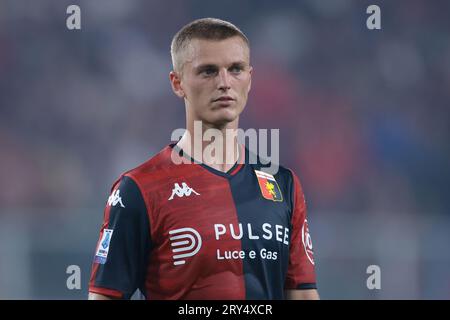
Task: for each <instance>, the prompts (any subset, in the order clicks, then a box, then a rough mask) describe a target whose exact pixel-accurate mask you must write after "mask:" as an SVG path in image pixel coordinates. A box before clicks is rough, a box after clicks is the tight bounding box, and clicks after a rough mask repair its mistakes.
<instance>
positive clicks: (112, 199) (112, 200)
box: [108, 189, 125, 208]
mask: <svg viewBox="0 0 450 320" xmlns="http://www.w3.org/2000/svg"><path fill="white" fill-rule="evenodd" d="M116 204H120V206H121V207H122V208H125V206H124V205H123V203H122V198H121V197H120V190H119V189H117V190H116V191H114V192H113V193H112V194H111V195H110V196H109V198H108V205H109V206H110V207H111V206H113V207H114V206H115V205H116Z"/></svg>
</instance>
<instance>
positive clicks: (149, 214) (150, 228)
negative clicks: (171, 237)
mask: <svg viewBox="0 0 450 320" xmlns="http://www.w3.org/2000/svg"><path fill="white" fill-rule="evenodd" d="M125 176H126V177H128V178H130V179H131V180H133V181H134V183H136V185H137V187H138V188H139V192H140V193H141V197H142V199H143V200H144V204H145V209H146V210H147V218H148V222H149V226H148V227H149V230H148V232H149V234H150V242H152V225H153V223H152V217H151V212H150V210H149V204H148V203H147V197H145V196H144V192H143V189H142V187H141V184H140V183H139V182H138V181H137V178H136V177H133V176H132V175H131V174H129V173H128V174H126V175H125Z"/></svg>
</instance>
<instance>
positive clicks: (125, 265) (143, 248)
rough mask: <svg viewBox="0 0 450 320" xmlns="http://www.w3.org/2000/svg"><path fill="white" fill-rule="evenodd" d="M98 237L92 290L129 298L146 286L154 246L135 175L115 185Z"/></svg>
mask: <svg viewBox="0 0 450 320" xmlns="http://www.w3.org/2000/svg"><path fill="white" fill-rule="evenodd" d="M99 238H100V239H99V241H98V243H97V249H96V253H95V257H94V262H93V266H92V273H91V279H90V282H89V291H90V292H91V293H94V294H99V295H103V296H107V297H113V298H124V299H128V298H130V297H131V296H132V295H133V293H134V292H135V291H136V289H140V288H142V287H143V284H144V280H145V274H146V267H147V261H148V255H149V252H150V248H151V239H150V223H149V218H148V213H147V209H146V205H145V200H144V198H143V195H142V194H141V191H140V189H139V186H138V185H137V184H136V183H135V181H134V180H133V179H132V178H130V177H128V176H124V177H122V179H121V180H120V182H119V183H117V184H116V185H115V186H114V187H113V189H112V193H111V196H110V197H109V198H108V201H107V204H106V207H105V214H104V221H103V225H102V228H101V230H100V237H99ZM93 297H96V296H93Z"/></svg>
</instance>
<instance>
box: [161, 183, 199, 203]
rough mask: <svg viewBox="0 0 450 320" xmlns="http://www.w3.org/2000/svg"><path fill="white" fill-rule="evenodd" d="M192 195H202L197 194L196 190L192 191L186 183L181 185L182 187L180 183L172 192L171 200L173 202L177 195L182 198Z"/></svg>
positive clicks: (176, 184)
mask: <svg viewBox="0 0 450 320" xmlns="http://www.w3.org/2000/svg"><path fill="white" fill-rule="evenodd" d="M192 193H194V194H196V195H198V196H199V195H200V194H199V193H198V192H196V191H195V190H194V189H192V188H191V187H189V186H188V185H187V184H186V182H182V183H181V187H180V185H179V184H178V183H175V185H174V187H173V190H172V195H171V196H170V198H169V200H172V199H173V197H174V196H175V195H177V196H178V197H180V198H182V197H184V196H186V197H189V196H190V195H191V194H192Z"/></svg>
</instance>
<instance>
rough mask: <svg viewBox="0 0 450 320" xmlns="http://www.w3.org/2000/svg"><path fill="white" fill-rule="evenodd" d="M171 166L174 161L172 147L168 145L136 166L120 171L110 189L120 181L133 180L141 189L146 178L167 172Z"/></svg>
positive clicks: (127, 181)
mask: <svg viewBox="0 0 450 320" xmlns="http://www.w3.org/2000/svg"><path fill="white" fill-rule="evenodd" d="M172 166H174V162H173V161H172V147H171V146H170V145H169V146H167V147H165V148H164V149H162V150H161V151H160V152H158V153H157V154H156V155H154V156H153V157H151V158H150V159H148V160H147V161H145V162H143V163H142V164H140V165H138V166H137V167H135V168H133V169H131V170H128V171H126V172H124V173H122V174H121V175H120V176H119V177H118V178H117V179H116V181H115V182H114V183H113V186H112V189H114V188H116V187H117V185H118V184H119V183H122V182H123V183H125V184H127V185H130V184H132V183H133V182H134V184H136V185H137V186H138V188H140V189H141V188H142V186H141V185H142V184H143V183H145V181H146V180H148V179H155V178H158V176H161V175H164V174H167V172H168V171H170V170H171V167H172ZM126 178H127V179H126ZM130 180H131V181H130Z"/></svg>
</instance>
